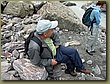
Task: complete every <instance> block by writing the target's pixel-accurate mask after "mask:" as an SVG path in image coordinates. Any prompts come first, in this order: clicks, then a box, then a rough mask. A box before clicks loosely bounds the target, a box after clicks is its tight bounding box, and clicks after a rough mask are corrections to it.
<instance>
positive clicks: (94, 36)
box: [86, 1, 106, 55]
mask: <svg viewBox="0 0 110 84" xmlns="http://www.w3.org/2000/svg"><path fill="white" fill-rule="evenodd" d="M105 4H106V1H98V2H97V3H96V6H93V8H94V9H93V11H92V12H91V15H90V20H91V21H93V19H94V18H95V21H94V23H93V25H92V26H91V31H89V32H88V39H87V46H86V52H87V53H88V54H89V55H93V53H95V48H96V43H97V40H98V35H99V24H100V21H101V8H103V7H104V6H105Z"/></svg>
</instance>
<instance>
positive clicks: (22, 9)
mask: <svg viewBox="0 0 110 84" xmlns="http://www.w3.org/2000/svg"><path fill="white" fill-rule="evenodd" d="M33 12H34V8H33V5H32V4H27V3H24V2H20V1H19V2H16V1H10V2H9V3H8V4H7V6H6V7H5V9H4V11H3V13H5V14H11V15H13V16H20V17H24V16H26V15H32V14H33Z"/></svg>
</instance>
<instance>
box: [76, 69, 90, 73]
mask: <svg viewBox="0 0 110 84" xmlns="http://www.w3.org/2000/svg"><path fill="white" fill-rule="evenodd" d="M76 72H81V73H85V74H90V73H91V71H90V70H87V69H81V70H78V71H76Z"/></svg>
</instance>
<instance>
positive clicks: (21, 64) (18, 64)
mask: <svg viewBox="0 0 110 84" xmlns="http://www.w3.org/2000/svg"><path fill="white" fill-rule="evenodd" d="M13 67H14V69H15V70H16V71H17V72H18V73H19V75H20V78H21V79H22V80H45V79H46V78H47V76H48V74H47V72H46V70H45V68H44V67H38V66H35V65H33V64H31V62H30V60H28V59H18V60H15V61H14V63H13Z"/></svg>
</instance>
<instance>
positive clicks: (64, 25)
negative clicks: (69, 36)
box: [38, 1, 85, 32]
mask: <svg viewBox="0 0 110 84" xmlns="http://www.w3.org/2000/svg"><path fill="white" fill-rule="evenodd" d="M38 14H40V15H41V16H43V17H42V18H45V19H50V20H58V22H59V25H58V26H59V27H60V28H61V29H68V30H74V31H77V32H80V31H81V30H85V29H84V26H83V25H82V24H81V22H80V19H79V18H78V17H77V16H76V14H75V13H74V12H73V11H72V10H71V9H69V8H68V7H66V6H64V5H62V4H61V3H60V2H58V1H53V2H52V1H51V2H47V3H46V4H45V5H43V7H42V8H41V9H40V10H39V11H38Z"/></svg>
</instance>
